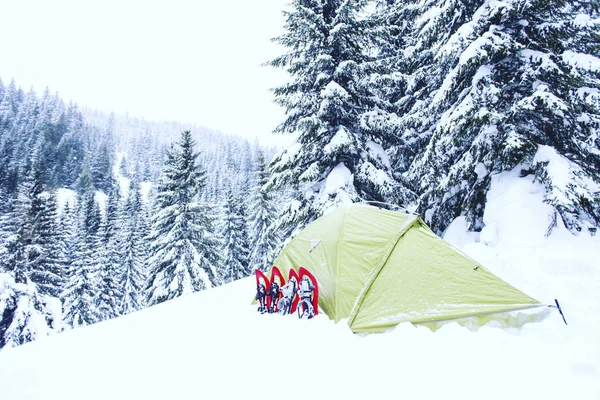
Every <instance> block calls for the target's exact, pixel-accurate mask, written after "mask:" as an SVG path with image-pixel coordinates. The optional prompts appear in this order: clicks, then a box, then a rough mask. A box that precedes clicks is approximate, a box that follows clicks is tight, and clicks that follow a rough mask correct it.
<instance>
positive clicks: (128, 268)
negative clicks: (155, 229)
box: [119, 179, 148, 314]
mask: <svg viewBox="0 0 600 400" xmlns="http://www.w3.org/2000/svg"><path fill="white" fill-rule="evenodd" d="M119 220H120V225H121V227H120V230H119V236H120V239H119V243H120V246H121V254H120V257H121V258H120V262H119V265H120V272H119V279H120V282H121V290H122V295H121V299H122V300H121V304H120V312H121V314H129V313H130V312H133V311H136V310H139V309H141V308H142V307H143V305H144V304H145V302H144V296H143V290H144V288H145V284H146V280H147V276H146V271H145V268H144V267H145V261H146V259H147V258H148V251H147V248H146V247H147V246H146V237H145V236H146V233H147V231H148V229H147V226H146V223H145V214H144V209H143V204H142V196H141V193H140V185H139V183H138V182H137V181H136V180H135V179H133V180H131V182H130V184H129V193H128V196H127V199H126V201H125V206H124V207H123V209H122V211H121V216H120V218H119Z"/></svg>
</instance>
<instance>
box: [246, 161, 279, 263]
mask: <svg viewBox="0 0 600 400" xmlns="http://www.w3.org/2000/svg"><path fill="white" fill-rule="evenodd" d="M257 161H258V165H257V169H256V171H255V182H256V185H255V186H254V188H252V192H251V197H250V199H249V204H250V206H249V207H248V211H249V215H248V229H249V233H250V243H251V245H250V249H251V252H250V271H253V270H255V269H259V270H261V271H264V272H266V271H267V269H268V268H270V267H271V264H272V262H273V260H274V258H273V257H274V254H273V252H274V251H275V249H276V248H277V245H278V244H279V243H278V241H279V238H278V237H277V236H276V235H275V234H274V233H273V230H272V229H269V228H270V227H271V225H272V224H273V221H275V217H276V216H277V212H276V210H275V207H274V205H273V199H272V195H271V192H270V191H269V190H267V189H266V188H264V186H265V185H266V183H267V181H268V172H267V166H266V163H265V159H264V156H263V154H262V153H259V154H258V160H257Z"/></svg>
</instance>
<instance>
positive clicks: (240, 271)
mask: <svg viewBox="0 0 600 400" xmlns="http://www.w3.org/2000/svg"><path fill="white" fill-rule="evenodd" d="M243 207H244V204H243V201H242V199H241V197H240V196H239V195H237V194H235V193H234V192H233V190H232V189H231V188H229V189H228V190H227V196H226V198H225V200H224V201H223V206H222V210H221V236H222V238H223V248H222V250H221V268H219V275H220V277H221V279H222V281H223V282H224V283H227V282H232V281H235V280H238V279H242V278H245V277H247V276H250V275H251V274H252V269H251V268H250V265H249V262H248V252H249V251H248V245H249V244H248V231H247V227H246V221H245V219H244V216H243V214H242V209H243Z"/></svg>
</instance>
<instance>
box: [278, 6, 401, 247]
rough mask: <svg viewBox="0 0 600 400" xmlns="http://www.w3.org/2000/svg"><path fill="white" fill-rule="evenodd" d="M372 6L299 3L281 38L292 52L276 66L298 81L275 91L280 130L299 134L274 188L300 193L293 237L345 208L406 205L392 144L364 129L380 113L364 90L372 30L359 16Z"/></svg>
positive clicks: (288, 210) (293, 205)
mask: <svg viewBox="0 0 600 400" xmlns="http://www.w3.org/2000/svg"><path fill="white" fill-rule="evenodd" d="M366 3H367V2H366V1H361V0H295V1H293V2H292V4H291V11H289V12H287V13H286V16H287V20H286V24H285V28H286V30H287V33H285V34H283V35H282V36H280V37H279V38H277V39H276V40H277V42H278V43H280V44H281V45H283V46H284V47H286V48H287V49H288V52H287V53H286V54H284V55H282V56H280V57H278V58H276V59H275V60H273V61H271V62H270V65H271V66H274V67H278V68H284V69H286V70H287V72H289V73H290V75H291V81H290V82H289V83H287V84H285V85H283V86H281V87H278V88H276V89H274V94H275V98H276V102H277V103H278V104H280V105H282V106H283V107H284V108H285V109H286V113H287V117H286V119H285V121H284V122H283V123H282V124H281V125H280V126H279V127H278V128H277V130H276V131H277V132H280V133H297V134H298V139H297V143H296V144H295V145H294V146H292V147H290V148H288V149H287V150H285V151H284V152H283V153H281V154H280V155H279V156H278V157H276V158H275V160H274V161H273V162H272V164H271V170H272V172H273V175H272V177H271V179H270V182H269V184H268V187H275V188H277V187H282V186H284V185H294V187H295V190H296V196H295V197H296V198H295V199H294V201H291V202H290V203H288V204H286V205H285V206H284V207H283V208H282V210H281V212H280V216H279V218H278V219H277V221H276V226H277V228H276V230H277V231H278V232H280V233H281V234H282V235H283V236H284V237H286V238H287V237H289V236H290V235H293V234H294V232H297V231H298V230H300V229H302V228H303V227H304V226H306V225H307V224H308V223H309V222H311V221H312V220H314V219H315V218H317V217H319V216H321V215H322V214H323V213H324V212H326V211H327V210H329V209H332V208H335V207H337V206H339V205H341V204H345V203H351V202H357V201H382V202H391V201H397V200H398V199H397V194H398V193H397V192H398V184H397V182H396V181H395V179H394V178H393V176H392V171H391V166H390V163H389V159H388V157H387V155H386V153H385V151H384V148H385V147H386V146H387V144H386V138H385V137H383V136H381V135H380V134H378V132H377V131H376V130H372V129H363V128H364V127H363V126H362V124H361V120H362V119H363V115H364V114H365V113H366V112H368V111H369V110H370V109H371V108H372V107H373V98H372V96H371V93H370V92H369V86H368V85H363V79H364V78H365V69H364V68H365V62H367V61H369V60H370V59H369V57H368V56H367V55H366V53H365V50H364V48H365V46H366V45H367V44H368V43H366V40H365V38H366V35H365V28H366V26H367V25H366V22H365V20H362V19H360V18H359V17H358V14H359V13H360V12H361V11H362V10H363V8H364V6H365V5H366Z"/></svg>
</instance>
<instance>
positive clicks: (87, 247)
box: [62, 189, 102, 327]
mask: <svg viewBox="0 0 600 400" xmlns="http://www.w3.org/2000/svg"><path fill="white" fill-rule="evenodd" d="M76 215H77V221H76V226H75V230H74V236H73V254H72V259H71V261H70V263H69V281H68V282H67V284H66V285H65V289H64V291H63V294H62V297H63V299H64V320H65V322H67V323H68V324H69V325H71V326H73V327H78V326H84V325H90V324H93V323H95V322H97V321H99V320H101V317H102V315H101V314H100V313H99V311H98V309H97V304H98V300H97V295H98V292H99V286H100V282H99V280H100V276H99V271H98V269H97V260H96V257H95V255H94V251H95V249H96V247H95V246H96V245H97V236H98V232H99V230H100V210H99V207H98V204H97V203H96V201H95V200H94V193H93V191H92V190H91V189H88V190H87V191H85V192H83V193H81V194H80V195H79V200H78V210H77V213H76Z"/></svg>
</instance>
